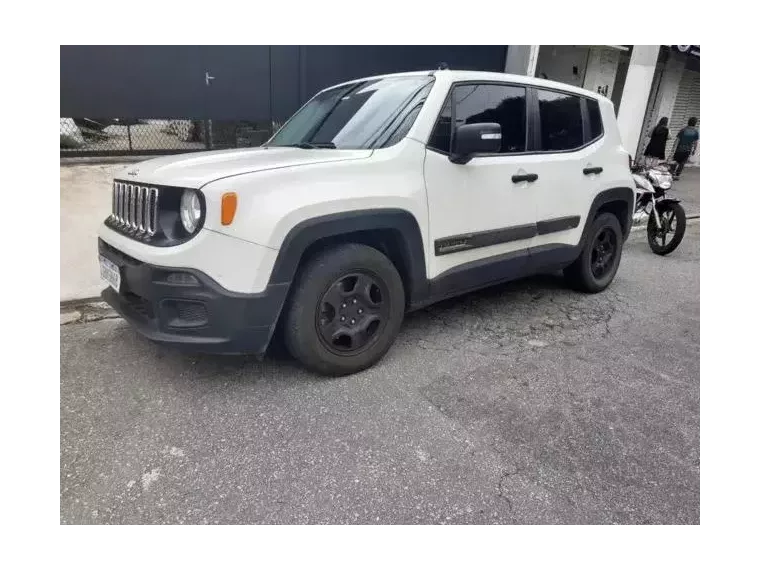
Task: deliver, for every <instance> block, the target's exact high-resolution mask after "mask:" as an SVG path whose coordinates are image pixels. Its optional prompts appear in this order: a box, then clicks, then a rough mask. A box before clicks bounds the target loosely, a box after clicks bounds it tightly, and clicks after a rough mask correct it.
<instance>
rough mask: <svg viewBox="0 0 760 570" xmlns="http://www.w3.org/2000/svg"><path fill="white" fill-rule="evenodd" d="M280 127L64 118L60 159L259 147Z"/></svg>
mask: <svg viewBox="0 0 760 570" xmlns="http://www.w3.org/2000/svg"><path fill="white" fill-rule="evenodd" d="M278 127H279V125H277V124H275V123H271V124H268V123H257V122H252V121H216V120H177V119H165V120H164V119H144V120H141V119H77V118H73V119H72V118H63V117H62V118H61V156H62V157H66V156H119V155H142V154H171V153H180V152H192V151H200V150H211V149H225V148H244V147H254V146H260V145H261V144H263V143H264V142H266V141H267V140H268V139H269V137H271V136H272V133H273V132H274V130H276V129H277V128H278Z"/></svg>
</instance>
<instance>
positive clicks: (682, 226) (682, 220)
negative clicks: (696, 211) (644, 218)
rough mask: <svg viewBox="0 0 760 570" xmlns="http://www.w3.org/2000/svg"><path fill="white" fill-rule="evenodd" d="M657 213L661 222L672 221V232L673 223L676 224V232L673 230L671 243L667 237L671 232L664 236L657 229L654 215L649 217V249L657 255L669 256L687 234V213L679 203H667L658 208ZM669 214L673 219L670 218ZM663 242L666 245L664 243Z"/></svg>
mask: <svg viewBox="0 0 760 570" xmlns="http://www.w3.org/2000/svg"><path fill="white" fill-rule="evenodd" d="M671 212H672V214H671ZM657 213H658V214H659V215H660V220H662V219H663V218H665V219H666V220H669V221H670V227H671V230H672V222H675V223H676V227H675V230H672V232H673V234H672V237H671V239H670V241H668V239H667V237H668V234H669V232H667V233H665V234H664V235H663V233H662V231H659V230H658V229H657V222H656V221H655V219H654V214H650V215H649V222H648V223H647V240H648V241H649V247H650V248H651V249H652V251H653V252H655V253H656V254H657V255H667V254H669V253H671V252H673V251H675V249H676V248H677V247H678V246H679V245H680V244H681V241H682V240H683V236H684V234H685V233H686V212H685V211H684V209H683V206H681V204H678V203H677V202H666V203H664V204H661V205H659V206H657ZM668 214H670V216H672V217H668ZM663 240H664V242H665V243H663Z"/></svg>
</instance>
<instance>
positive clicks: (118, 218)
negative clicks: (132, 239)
mask: <svg viewBox="0 0 760 570" xmlns="http://www.w3.org/2000/svg"><path fill="white" fill-rule="evenodd" d="M110 219H111V222H112V223H113V224H114V226H115V227H116V229H118V230H120V231H122V232H128V233H130V234H133V235H135V236H136V237H142V236H147V237H151V236H153V235H154V234H155V233H156V231H157V230H158V188H151V187H149V186H140V185H139V184H129V183H127V182H114V183H113V200H112V208H111V216H110Z"/></svg>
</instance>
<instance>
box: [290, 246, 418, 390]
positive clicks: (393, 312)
mask: <svg viewBox="0 0 760 570" xmlns="http://www.w3.org/2000/svg"><path fill="white" fill-rule="evenodd" d="M404 304H405V298H404V286H403V283H402V282H401V277H400V276H399V274H398V271H397V270H396V267H395V266H394V265H393V263H391V261H390V260H389V259H388V258H387V257H385V255H383V254H382V253H380V252H379V251H378V250H376V249H374V248H371V247H368V246H366V245H361V244H344V245H339V246H336V247H333V248H330V249H328V250H325V251H323V252H321V253H318V254H317V255H316V256H315V257H313V258H312V259H310V260H309V261H307V263H306V265H305V266H304V267H303V268H302V269H301V270H300V271H299V274H298V277H297V279H296V282H295V283H294V286H293V291H292V296H291V301H290V303H289V307H288V309H287V312H286V314H285V323H284V324H285V327H284V336H285V344H286V346H287V348H288V350H289V351H290V353H291V354H292V355H293V356H294V357H295V358H297V359H298V360H299V361H301V362H302V363H303V364H304V365H305V366H306V367H307V368H309V369H311V370H313V371H315V372H319V373H321V374H326V375H330V376H340V375H343V374H352V373H354V372H358V371H360V370H363V369H365V368H368V367H369V366H372V365H373V364H374V363H376V362H377V361H378V360H380V358H382V357H383V355H384V354H385V353H386V352H387V351H388V349H389V348H390V347H391V345H392V344H393V341H394V340H395V338H396V335H397V334H398V331H399V329H400V328H401V321H402V320H403V318H404Z"/></svg>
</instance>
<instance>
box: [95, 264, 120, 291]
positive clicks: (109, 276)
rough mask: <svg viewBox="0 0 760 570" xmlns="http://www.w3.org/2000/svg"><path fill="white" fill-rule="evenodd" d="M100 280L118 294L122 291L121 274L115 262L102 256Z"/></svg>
mask: <svg viewBox="0 0 760 570" xmlns="http://www.w3.org/2000/svg"><path fill="white" fill-rule="evenodd" d="M100 278H101V279H102V280H103V281H105V282H106V283H108V284H109V285H110V286H111V287H113V289H114V291H116V292H117V293H118V292H119V291H120V289H121V272H120V271H119V266H118V265H116V264H115V263H114V262H113V261H111V260H109V259H106V258H105V257H103V256H102V255H101V256H100Z"/></svg>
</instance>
